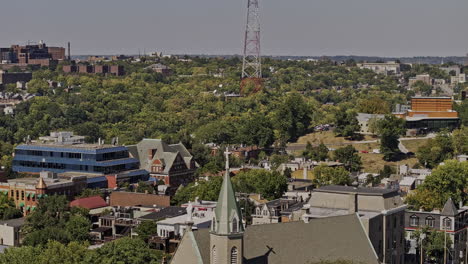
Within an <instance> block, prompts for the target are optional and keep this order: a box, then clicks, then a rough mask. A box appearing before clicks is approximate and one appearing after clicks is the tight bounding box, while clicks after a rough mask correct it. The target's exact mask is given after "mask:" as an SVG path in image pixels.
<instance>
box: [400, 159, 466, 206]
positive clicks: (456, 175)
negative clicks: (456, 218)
mask: <svg viewBox="0 0 468 264" xmlns="http://www.w3.org/2000/svg"><path fill="white" fill-rule="evenodd" d="M466 175H468V162H458V161H456V160H447V161H445V164H444V165H440V166H439V167H437V168H436V169H435V170H433V171H432V174H431V175H428V176H427V177H426V180H425V181H424V183H423V184H421V185H419V186H418V188H417V189H416V190H415V191H414V192H413V193H412V194H411V195H409V196H408V198H407V203H408V204H409V205H410V206H411V207H412V208H414V209H419V208H422V209H424V210H428V211H431V210H433V209H434V208H437V209H442V208H443V206H444V204H445V202H446V201H447V200H448V199H449V198H452V200H453V201H454V203H455V204H458V203H459V202H462V203H463V204H465V203H466V201H467V193H466V186H467V178H466Z"/></svg>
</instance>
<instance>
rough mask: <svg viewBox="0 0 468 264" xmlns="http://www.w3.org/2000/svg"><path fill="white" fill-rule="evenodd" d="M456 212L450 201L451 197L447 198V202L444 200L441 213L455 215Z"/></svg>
mask: <svg viewBox="0 0 468 264" xmlns="http://www.w3.org/2000/svg"><path fill="white" fill-rule="evenodd" d="M457 214H458V210H457V207H455V204H454V203H453V201H452V198H449V199H448V200H447V202H445V205H444V209H442V212H441V215H445V216H456V215H457Z"/></svg>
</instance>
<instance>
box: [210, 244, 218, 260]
mask: <svg viewBox="0 0 468 264" xmlns="http://www.w3.org/2000/svg"><path fill="white" fill-rule="evenodd" d="M211 259H212V260H213V264H216V263H218V258H217V256H216V246H213V249H212V250H211Z"/></svg>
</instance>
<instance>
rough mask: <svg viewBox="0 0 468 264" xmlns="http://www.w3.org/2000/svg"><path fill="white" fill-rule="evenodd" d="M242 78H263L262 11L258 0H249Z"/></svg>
mask: <svg viewBox="0 0 468 264" xmlns="http://www.w3.org/2000/svg"><path fill="white" fill-rule="evenodd" d="M248 2H249V3H248V7H247V9H248V11H247V25H246V29H245V41H244V59H243V62H242V79H245V78H259V79H260V78H262V62H261V57H260V13H259V8H258V0H248Z"/></svg>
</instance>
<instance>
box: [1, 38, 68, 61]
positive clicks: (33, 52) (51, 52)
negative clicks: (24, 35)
mask: <svg viewBox="0 0 468 264" xmlns="http://www.w3.org/2000/svg"><path fill="white" fill-rule="evenodd" d="M0 59H1V62H2V64H19V65H40V66H51V65H56V64H57V61H59V60H64V59H65V48H61V47H47V45H46V44H45V43H43V42H40V43H39V44H34V45H26V46H20V45H12V46H11V47H10V48H0Z"/></svg>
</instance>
